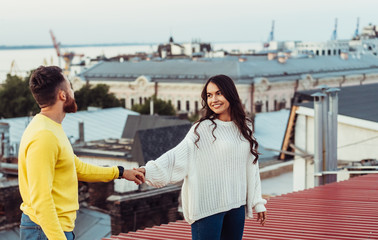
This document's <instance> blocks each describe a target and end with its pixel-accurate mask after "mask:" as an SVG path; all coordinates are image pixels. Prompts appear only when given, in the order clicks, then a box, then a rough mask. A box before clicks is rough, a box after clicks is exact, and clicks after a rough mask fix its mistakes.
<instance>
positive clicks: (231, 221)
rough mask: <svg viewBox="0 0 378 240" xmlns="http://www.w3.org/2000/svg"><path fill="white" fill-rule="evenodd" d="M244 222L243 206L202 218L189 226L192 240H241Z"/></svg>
mask: <svg viewBox="0 0 378 240" xmlns="http://www.w3.org/2000/svg"><path fill="white" fill-rule="evenodd" d="M244 220H245V207H244V206H241V207H239V208H234V209H231V210H229V211H227V212H222V213H217V214H215V215H211V216H209V217H205V218H202V219H200V220H197V221H195V222H194V223H193V224H192V225H191V227H192V240H219V239H222V240H239V239H240V240H241V239H242V237H243V231H244Z"/></svg>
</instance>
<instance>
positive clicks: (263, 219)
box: [257, 212, 266, 226]
mask: <svg viewBox="0 0 378 240" xmlns="http://www.w3.org/2000/svg"><path fill="white" fill-rule="evenodd" d="M258 221H260V224H261V226H264V225H265V222H266V212H259V213H257V222H258Z"/></svg>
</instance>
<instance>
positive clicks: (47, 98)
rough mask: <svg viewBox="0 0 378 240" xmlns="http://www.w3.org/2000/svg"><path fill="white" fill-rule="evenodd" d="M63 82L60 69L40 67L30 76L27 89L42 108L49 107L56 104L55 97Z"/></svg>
mask: <svg viewBox="0 0 378 240" xmlns="http://www.w3.org/2000/svg"><path fill="white" fill-rule="evenodd" d="M64 81H65V78H64V76H63V74H62V69H61V68H60V67H57V66H48V67H45V66H40V67H38V68H37V69H36V70H35V71H34V72H33V74H32V75H31V77H30V81H29V87H30V90H31V92H32V94H33V96H34V99H35V100H36V101H37V103H38V105H39V106H40V107H41V108H42V107H47V106H51V105H53V104H54V103H55V102H56V95H57V94H58V91H59V90H60V89H61V86H62V83H63V82H64Z"/></svg>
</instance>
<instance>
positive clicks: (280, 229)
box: [107, 174, 378, 240]
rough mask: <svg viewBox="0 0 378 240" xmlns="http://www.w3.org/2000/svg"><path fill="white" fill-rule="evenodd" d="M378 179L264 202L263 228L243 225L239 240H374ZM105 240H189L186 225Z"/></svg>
mask: <svg viewBox="0 0 378 240" xmlns="http://www.w3.org/2000/svg"><path fill="white" fill-rule="evenodd" d="M377 183H378V174H371V175H365V176H361V177H354V178H352V179H350V180H347V181H343V182H338V183H332V184H327V185H324V186H319V187H316V188H312V189H308V190H304V191H300V192H293V193H289V194H285V195H282V196H278V197H273V198H271V199H270V200H269V201H268V204H267V209H268V221H267V223H266V225H265V226H264V227H262V226H260V225H259V224H258V223H257V222H255V220H246V221H245V229H244V236H243V239H281V240H282V239H313V240H315V239H316V240H321V239H324V240H325V239H327V240H329V239H332V240H336V239H341V240H342V239H345V240H347V239H349V240H351V239H378V228H377V226H378V215H377V213H378V184H377ZM107 239H113V240H115V239H123V240H125V239H128V240H133V239H139V240H141V239H155V240H157V239H164V240H167V239H175V240H178V239H191V234H190V226H189V224H187V223H186V222H184V221H177V222H173V223H169V224H167V225H161V226H155V227H152V228H147V229H144V230H138V231H136V232H129V233H122V234H120V235H118V236H112V237H110V238H107Z"/></svg>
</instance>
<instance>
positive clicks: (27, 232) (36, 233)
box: [20, 213, 75, 240]
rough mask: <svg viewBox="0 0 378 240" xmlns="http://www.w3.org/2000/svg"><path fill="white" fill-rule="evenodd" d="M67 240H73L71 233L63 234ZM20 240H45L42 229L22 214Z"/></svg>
mask: <svg viewBox="0 0 378 240" xmlns="http://www.w3.org/2000/svg"><path fill="white" fill-rule="evenodd" d="M64 234H65V235H66V238H67V240H74V239H75V234H74V233H73V232H64ZM20 240H47V237H46V235H45V233H44V232H43V230H42V228H41V227H40V226H39V225H38V224H36V223H35V222H33V221H32V220H31V219H30V218H29V216H28V215H26V214H24V213H22V216H21V225H20Z"/></svg>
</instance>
